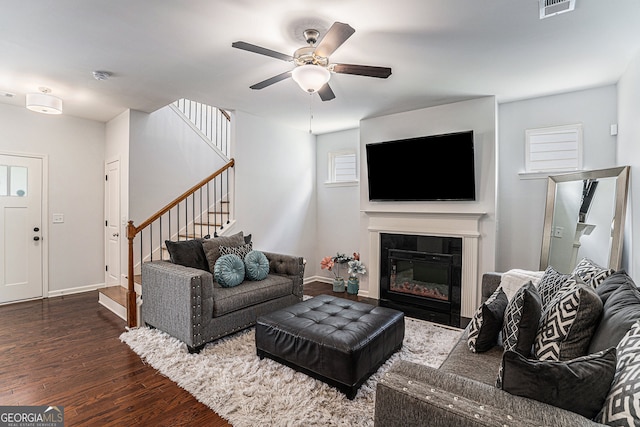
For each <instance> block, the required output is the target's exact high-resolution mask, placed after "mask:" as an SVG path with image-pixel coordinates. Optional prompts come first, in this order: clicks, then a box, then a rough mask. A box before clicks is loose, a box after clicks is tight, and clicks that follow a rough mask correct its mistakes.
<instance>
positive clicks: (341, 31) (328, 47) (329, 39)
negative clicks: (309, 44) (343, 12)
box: [315, 22, 356, 58]
mask: <svg viewBox="0 0 640 427" xmlns="http://www.w3.org/2000/svg"><path fill="white" fill-rule="evenodd" d="M355 32H356V30H354V29H353V28H352V27H351V25H349V24H343V23H342V22H334V23H333V25H332V26H331V28H329V31H327V34H325V35H324V37H323V38H322V40H320V43H318V46H317V47H316V50H315V54H316V55H317V56H322V57H325V58H326V57H328V56H329V55H331V54H332V53H333V52H335V50H336V49H337V48H339V47H340V46H341V45H342V43H344V42H345V41H346V40H347V39H348V38H349V37H351V35H352V34H353V33H355Z"/></svg>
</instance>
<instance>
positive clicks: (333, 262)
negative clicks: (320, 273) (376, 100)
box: [320, 252, 364, 279]
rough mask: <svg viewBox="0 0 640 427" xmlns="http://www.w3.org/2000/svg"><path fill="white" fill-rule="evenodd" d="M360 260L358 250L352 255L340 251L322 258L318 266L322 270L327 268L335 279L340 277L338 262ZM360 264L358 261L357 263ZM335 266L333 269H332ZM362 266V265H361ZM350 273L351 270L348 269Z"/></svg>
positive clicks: (348, 262)
mask: <svg viewBox="0 0 640 427" xmlns="http://www.w3.org/2000/svg"><path fill="white" fill-rule="evenodd" d="M359 260H360V254H359V253H358V252H354V253H353V256H350V257H349V256H347V255H345V254H341V253H340V252H338V253H336V255H335V256H332V257H331V256H326V257H324V258H322V260H321V261H320V268H321V269H323V270H328V271H330V272H332V273H333V276H334V277H335V278H336V279H337V278H340V277H341V276H340V264H350V263H351V262H352V261H358V262H359ZM359 264H360V263H359ZM334 267H335V271H334ZM363 268H364V266H363ZM350 273H351V271H350ZM358 273H359V272H358Z"/></svg>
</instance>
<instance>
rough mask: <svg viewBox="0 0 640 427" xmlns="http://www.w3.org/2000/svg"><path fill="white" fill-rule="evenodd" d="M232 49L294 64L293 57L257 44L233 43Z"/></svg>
mask: <svg viewBox="0 0 640 427" xmlns="http://www.w3.org/2000/svg"><path fill="white" fill-rule="evenodd" d="M231 47H235V48H236V49H242V50H247V51H249V52H253V53H258V54H260V55H265V56H270V57H272V58H276V59H281V60H283V61H287V62H292V61H293V56H291V55H286V54H284V53H280V52H276V51H275V50H271V49H267V48H266V47H260V46H256V45H255V44H251V43H247V42H233V43H231Z"/></svg>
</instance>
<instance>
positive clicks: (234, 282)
mask: <svg viewBox="0 0 640 427" xmlns="http://www.w3.org/2000/svg"><path fill="white" fill-rule="evenodd" d="M213 277H215V279H216V282H218V283H219V284H220V286H222V287H223V288H232V287H234V286H238V285H239V284H240V283H242V282H243V281H244V263H243V262H242V260H241V259H240V257H239V256H238V255H233V254H229V255H222V256H221V257H220V258H218V260H217V261H216V264H215V267H214V268H213Z"/></svg>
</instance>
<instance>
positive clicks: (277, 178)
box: [232, 112, 320, 277]
mask: <svg viewBox="0 0 640 427" xmlns="http://www.w3.org/2000/svg"><path fill="white" fill-rule="evenodd" d="M235 121H236V122H235V123H236V139H235V146H234V151H233V153H232V155H233V157H234V158H235V160H236V166H235V169H236V183H235V190H236V197H235V212H236V220H237V224H238V227H239V228H238V230H242V231H243V232H244V233H245V234H249V233H251V234H252V236H253V242H254V248H256V249H258V250H264V251H270V252H279V253H285V254H292V255H297V256H303V257H304V258H305V259H306V260H307V265H308V266H309V268H307V269H305V277H308V276H309V275H311V274H313V271H314V267H313V264H314V263H316V261H317V262H318V263H319V262H320V260H316V245H317V236H316V183H315V179H316V170H315V159H316V157H315V156H316V144H315V137H314V136H313V135H310V134H308V133H306V132H302V131H298V130H294V129H290V128H287V127H284V126H281V125H279V124H275V123H274V122H271V121H268V120H266V119H263V118H259V117H256V116H253V115H251V114H248V113H244V112H236V115H235Z"/></svg>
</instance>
